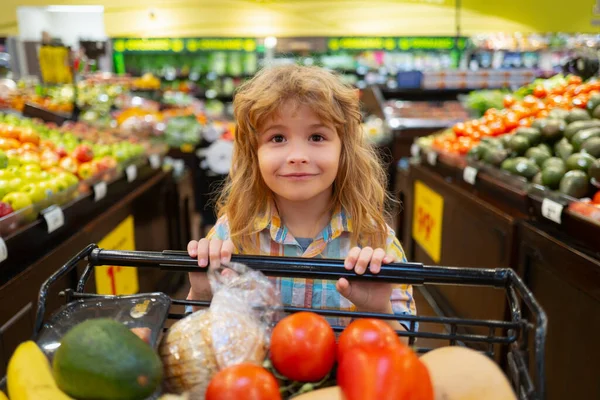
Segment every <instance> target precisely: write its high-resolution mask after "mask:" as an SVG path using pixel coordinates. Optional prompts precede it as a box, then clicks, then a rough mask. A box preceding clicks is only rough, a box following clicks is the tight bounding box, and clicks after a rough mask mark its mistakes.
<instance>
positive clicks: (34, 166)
mask: <svg viewBox="0 0 600 400" xmlns="http://www.w3.org/2000/svg"><path fill="white" fill-rule="evenodd" d="M20 170H21V171H38V172H40V171H41V170H42V167H40V165H39V164H27V165H23V166H22V167H21V168H20Z"/></svg>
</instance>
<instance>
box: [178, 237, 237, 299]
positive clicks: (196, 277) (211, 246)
mask: <svg viewBox="0 0 600 400" xmlns="http://www.w3.org/2000/svg"><path fill="white" fill-rule="evenodd" d="M233 249H234V245H233V242H232V241H231V240H219V239H201V240H199V241H196V240H192V241H191V242H189V243H188V246H187V251H188V254H189V255H190V257H198V266H200V268H206V267H208V265H209V264H210V265H212V266H214V267H216V268H218V267H219V266H220V265H221V263H228V262H229V261H231V254H232V253H233ZM189 277H190V286H191V288H190V294H189V296H188V300H205V299H209V298H210V295H211V290H210V284H209V283H208V279H206V274H205V273H200V272H190V274H189Z"/></svg>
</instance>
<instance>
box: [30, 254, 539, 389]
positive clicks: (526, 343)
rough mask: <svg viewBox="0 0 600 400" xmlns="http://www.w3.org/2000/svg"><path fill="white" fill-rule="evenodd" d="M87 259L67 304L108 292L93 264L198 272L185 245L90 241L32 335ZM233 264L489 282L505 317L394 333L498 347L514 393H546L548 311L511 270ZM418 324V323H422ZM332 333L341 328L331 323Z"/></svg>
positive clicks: (402, 279) (295, 273)
mask: <svg viewBox="0 0 600 400" xmlns="http://www.w3.org/2000/svg"><path fill="white" fill-rule="evenodd" d="M85 259H87V267H86V268H85V270H84V272H83V273H82V275H81V277H80V279H79V281H78V284H77V287H76V288H75V289H67V290H66V291H65V292H64V294H65V297H66V301H67V303H69V302H71V301H73V300H76V299H83V298H111V297H114V296H104V295H97V294H92V293H85V285H86V282H87V280H88V278H89V276H90V274H91V273H92V272H93V270H94V267H96V266H103V265H108V266H124V267H138V268H160V269H164V270H169V271H180V272H200V271H202V270H201V269H200V268H198V266H197V260H196V259H193V258H191V257H189V256H188V255H187V253H186V252H182V251H163V252H147V251H115V250H104V249H100V248H98V247H97V246H96V245H95V244H91V245H89V246H87V247H86V248H85V249H83V250H82V251H81V252H80V253H79V254H77V255H76V256H75V257H73V258H72V259H71V260H70V261H68V262H67V263H66V264H65V265H63V266H62V267H61V268H60V269H59V270H58V271H57V272H56V273H54V274H53V275H52V276H51V277H50V278H49V279H48V280H47V281H46V282H45V283H44V284H43V285H42V287H41V289H40V293H39V300H38V309H37V316H36V321H35V326H34V332H33V338H34V340H35V339H36V338H37V336H38V334H39V332H40V331H41V329H42V327H43V325H44V316H45V312H46V299H47V296H48V292H49V288H50V287H51V286H52V284H53V283H55V282H56V281H57V280H58V279H60V278H61V277H62V276H64V275H65V274H67V273H69V272H70V271H71V270H73V268H75V267H76V266H77V265H78V264H79V263H80V262H81V261H83V260H85ZM232 261H233V262H238V263H242V264H245V265H247V266H248V267H250V268H252V269H255V270H258V271H261V272H262V273H263V274H265V275H266V276H273V277H290V278H305V279H324V280H327V279H330V280H334V279H338V278H339V277H346V278H347V279H349V280H366V281H379V282H386V283H395V284H400V283H404V284H413V285H423V284H446V285H458V286H462V285H470V286H484V287H493V288H497V289H499V290H504V291H505V294H506V299H507V304H508V306H509V310H510V316H509V317H508V318H506V319H505V320H480V319H464V318H448V317H430V316H402V318H401V319H402V320H403V321H407V322H408V323H409V324H410V329H409V330H408V331H398V332H397V333H398V335H399V336H403V337H408V339H409V343H410V344H411V345H412V346H414V349H415V351H417V352H419V353H425V352H427V351H429V350H431V349H428V348H423V347H419V343H418V342H419V341H418V340H417V339H418V338H427V339H438V340H443V341H447V342H448V345H451V346H468V347H472V348H476V349H478V350H480V351H481V349H482V347H483V348H484V350H483V351H484V352H485V353H486V354H488V355H489V356H491V357H494V356H496V355H497V350H496V351H495V349H498V347H500V348H501V349H502V350H501V353H500V354H502V355H504V354H505V355H506V360H504V361H505V364H506V368H505V369H506V373H507V375H508V378H509V380H510V381H511V383H512V384H513V387H514V389H515V393H516V394H517V396H518V398H519V399H528V400H543V399H544V398H545V394H544V387H545V382H544V361H545V360H544V348H545V340H546V325H547V321H546V314H545V313H544V311H543V310H542V308H541V307H540V305H539V304H538V302H537V301H536V299H535V298H534V296H533V294H532V293H531V291H530V290H529V289H528V288H527V287H526V286H525V284H524V283H523V281H522V280H521V279H520V278H519V277H518V276H517V274H516V273H515V272H514V271H513V270H512V269H479V268H456V267H441V266H425V265H422V264H419V263H392V264H387V265H384V266H382V268H381V272H380V273H379V274H376V275H374V274H371V273H370V272H366V273H365V274H364V275H357V274H355V273H354V272H353V271H348V270H346V269H345V268H344V264H343V260H332V259H309V258H296V257H259V256H239V255H234V256H233V258H232ZM171 304H172V305H190V306H199V307H208V306H209V305H210V302H208V301H188V300H180V299H172V302H171ZM284 311H285V312H287V313H294V312H299V311H312V312H315V313H318V314H321V315H323V316H326V317H352V318H365V317H370V318H379V319H384V320H385V319H388V320H389V319H398V316H395V315H387V314H372V313H364V312H348V311H335V310H319V309H306V308H300V307H284ZM183 317H184V314H178V313H169V316H168V318H170V319H181V318H183ZM417 323H429V324H440V325H443V326H444V327H445V328H446V330H445V332H447V333H437V332H427V331H423V330H419V331H416V330H415V329H414V328H415V325H416V324H417ZM421 325H422V324H421ZM333 328H334V330H335V331H338V332H339V331H341V330H343V327H340V326H334V327H333ZM468 328H472V329H474V328H477V329H478V332H479V331H481V330H482V329H483V330H486V331H487V332H488V334H487V335H484V334H472V333H469V330H468Z"/></svg>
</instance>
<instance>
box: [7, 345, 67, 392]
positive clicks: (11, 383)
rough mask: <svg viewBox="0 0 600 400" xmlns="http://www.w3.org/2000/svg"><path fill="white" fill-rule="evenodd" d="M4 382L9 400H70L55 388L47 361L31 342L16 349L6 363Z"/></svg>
mask: <svg viewBox="0 0 600 400" xmlns="http://www.w3.org/2000/svg"><path fill="white" fill-rule="evenodd" d="M6 380H7V386H8V397H9V398H10V399H11V400H38V399H39V400H41V399H44V400H69V399H71V398H70V397H69V396H67V395H66V394H64V393H63V392H61V391H60V389H59V388H58V386H56V382H54V377H53V376H52V370H51V369H50V363H49V362H48V359H47V358H46V356H45V355H44V353H42V350H40V348H39V347H38V346H37V344H35V342H33V341H27V342H23V343H21V344H20V345H19V347H17V350H16V351H15V353H14V354H13V355H12V357H11V359H10V361H9V362H8V368H7V374H6Z"/></svg>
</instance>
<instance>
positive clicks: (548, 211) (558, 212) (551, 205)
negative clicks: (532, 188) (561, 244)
mask: <svg viewBox="0 0 600 400" xmlns="http://www.w3.org/2000/svg"><path fill="white" fill-rule="evenodd" d="M563 208H564V207H563V206H562V205H561V204H559V203H557V202H555V201H554V200H550V199H544V201H542V215H543V216H544V217H545V218H548V219H549V220H550V221H554V222H556V223H557V224H560V223H561V221H562V212H563Z"/></svg>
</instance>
